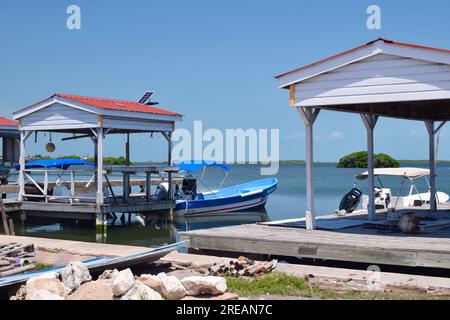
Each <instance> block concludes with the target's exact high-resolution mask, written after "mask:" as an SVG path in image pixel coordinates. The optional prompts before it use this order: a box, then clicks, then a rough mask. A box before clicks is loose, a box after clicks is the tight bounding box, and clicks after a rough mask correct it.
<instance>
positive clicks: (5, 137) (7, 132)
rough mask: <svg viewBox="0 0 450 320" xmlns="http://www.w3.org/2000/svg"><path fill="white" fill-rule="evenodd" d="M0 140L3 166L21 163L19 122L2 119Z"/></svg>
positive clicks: (0, 120) (0, 122)
mask: <svg viewBox="0 0 450 320" xmlns="http://www.w3.org/2000/svg"><path fill="white" fill-rule="evenodd" d="M0 138H1V139H2V146H3V148H2V149H3V153H2V164H5V163H10V164H14V163H17V162H18V161H19V139H20V134H19V130H18V128H17V122H15V121H12V120H9V119H6V118H3V117H0Z"/></svg>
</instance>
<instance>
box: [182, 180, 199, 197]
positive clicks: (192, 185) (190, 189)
mask: <svg viewBox="0 0 450 320" xmlns="http://www.w3.org/2000/svg"><path fill="white" fill-rule="evenodd" d="M181 190H182V191H183V193H184V194H185V195H186V196H189V197H190V198H191V199H192V200H195V198H196V197H197V179H196V178H195V177H192V176H187V177H185V178H184V179H183V185H182V186H181Z"/></svg>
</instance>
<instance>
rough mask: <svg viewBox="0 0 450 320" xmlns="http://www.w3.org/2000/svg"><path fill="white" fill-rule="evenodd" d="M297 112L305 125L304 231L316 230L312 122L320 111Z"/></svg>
mask: <svg viewBox="0 0 450 320" xmlns="http://www.w3.org/2000/svg"><path fill="white" fill-rule="evenodd" d="M297 111H298V113H299V114H300V116H301V117H302V119H303V122H304V123H305V129H306V229H307V230H314V229H315V228H316V212H315V208H314V178H313V166H314V143H313V139H314V131H313V126H314V122H315V121H316V119H317V116H318V115H319V112H320V109H317V108H312V107H297Z"/></svg>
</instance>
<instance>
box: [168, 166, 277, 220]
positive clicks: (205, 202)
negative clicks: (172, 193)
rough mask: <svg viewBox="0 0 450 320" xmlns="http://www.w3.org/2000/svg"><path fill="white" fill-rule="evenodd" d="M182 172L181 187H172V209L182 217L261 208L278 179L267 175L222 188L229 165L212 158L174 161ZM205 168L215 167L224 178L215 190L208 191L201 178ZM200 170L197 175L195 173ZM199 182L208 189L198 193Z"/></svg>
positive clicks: (216, 214)
mask: <svg viewBox="0 0 450 320" xmlns="http://www.w3.org/2000/svg"><path fill="white" fill-rule="evenodd" d="M176 166H178V167H179V168H180V171H182V172H185V176H184V177H183V185H182V186H181V189H180V187H179V186H177V187H176V199H177V200H176V208H175V210H174V214H175V215H177V216H183V217H193V216H208V215H210V216H218V215H221V214H223V213H226V212H237V211H244V210H248V209H257V208H263V207H264V206H265V205H266V203H267V200H268V197H269V195H270V194H271V193H273V192H274V191H276V189H277V185H278V180H277V179H276V178H268V179H262V180H256V181H251V182H247V183H243V184H239V185H235V186H232V187H227V188H222V186H223V184H224V183H225V180H226V178H227V176H228V172H229V170H230V168H229V167H228V166H227V165H225V164H222V163H219V162H215V161H209V162H208V161H190V162H181V163H179V164H176ZM207 167H219V168H221V169H222V170H223V172H224V178H223V180H222V182H221V183H220V186H219V188H218V189H217V190H211V189H210V188H209V187H207V186H206V184H205V183H204V182H203V181H202V178H203V176H204V173H205V169H206V168H207ZM200 170H202V174H201V176H200V177H197V176H195V175H194V174H195V172H198V171H200ZM199 182H200V183H202V184H203V185H204V186H205V187H206V188H207V189H208V191H206V192H198V191H197V186H198V183H199Z"/></svg>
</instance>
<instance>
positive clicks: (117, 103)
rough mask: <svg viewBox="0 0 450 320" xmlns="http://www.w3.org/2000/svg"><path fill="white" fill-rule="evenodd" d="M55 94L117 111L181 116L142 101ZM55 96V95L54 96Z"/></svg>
mask: <svg viewBox="0 0 450 320" xmlns="http://www.w3.org/2000/svg"><path fill="white" fill-rule="evenodd" d="M54 96H57V97H60V98H63V99H67V100H71V101H75V102H79V103H83V104H86V105H89V106H92V107H95V108H99V109H104V110H116V111H124V112H141V113H151V114H158V115H165V116H180V114H179V113H176V112H172V111H169V110H164V109H160V108H155V107H153V106H148V105H145V104H142V103H138V102H134V101H128V100H118V99H105V98H95V97H86V96H78V95H72V94H65V93H57V94H55V95H54ZM52 97H53V96H52Z"/></svg>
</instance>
